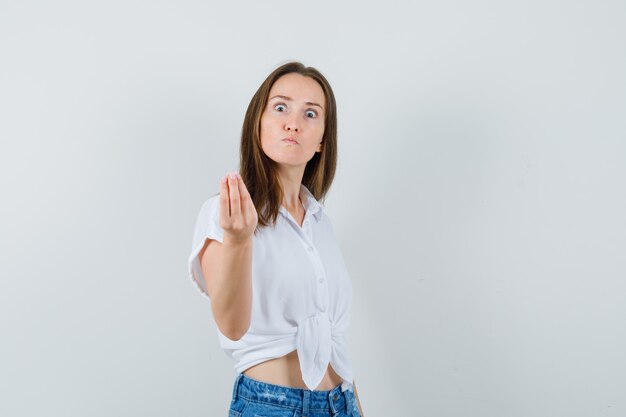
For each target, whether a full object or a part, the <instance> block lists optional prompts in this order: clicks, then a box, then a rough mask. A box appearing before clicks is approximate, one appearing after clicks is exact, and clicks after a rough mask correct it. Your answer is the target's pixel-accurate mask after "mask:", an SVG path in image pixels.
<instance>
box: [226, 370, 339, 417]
mask: <svg viewBox="0 0 626 417" xmlns="http://www.w3.org/2000/svg"><path fill="white" fill-rule="evenodd" d="M239 396H241V397H243V398H245V399H246V400H248V401H253V402H258V403H266V404H275V405H279V406H281V407H287V408H292V409H294V410H295V409H299V410H303V411H304V412H305V413H307V412H308V411H312V410H318V411H324V410H328V411H332V412H333V413H337V412H339V411H341V410H345V409H346V404H347V401H348V399H347V398H346V395H345V394H344V393H343V392H342V391H341V385H338V386H336V387H335V388H333V389H331V390H327V391H311V390H309V389H304V388H291V387H286V386H282V385H275V384H270V383H268V382H263V381H258V380H256V379H253V378H250V377H249V376H247V375H245V374H243V373H240V374H238V375H237V378H236V380H235V383H234V386H233V401H235V400H236V399H237V397H239Z"/></svg>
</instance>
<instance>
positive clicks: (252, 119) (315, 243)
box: [189, 62, 362, 417]
mask: <svg viewBox="0 0 626 417" xmlns="http://www.w3.org/2000/svg"><path fill="white" fill-rule="evenodd" d="M336 161H337V110H336V104H335V97H334V94H333V91H332V89H331V87H330V84H329V83H328V81H327V80H326V78H325V77H324V76H323V75H322V74H321V73H320V72H319V71H318V70H316V69H315V68H312V67H305V66H304V65H303V64H301V63H299V62H289V63H287V64H284V65H282V66H280V67H278V68H276V69H275V70H274V71H273V72H272V73H271V74H270V75H269V76H268V77H267V78H266V79H265V81H264V82H263V83H262V84H261V86H260V87H259V89H258V90H257V92H256V93H255V94H254V96H253V97H252V100H251V101H250V104H249V105H248V109H247V112H246V116H245V119H244V123H243V129H242V134H241V148H240V169H239V173H230V174H229V175H227V176H225V177H224V178H222V180H221V183H220V192H219V195H217V194H216V195H214V196H212V197H210V198H209V199H208V200H207V201H206V202H205V203H204V204H203V205H202V207H201V209H200V213H199V215H198V219H197V222H196V228H195V232H194V238H193V245H192V253H191V255H190V257H189V271H190V274H191V277H192V278H193V280H194V282H195V283H196V284H197V285H198V288H199V289H200V290H201V291H202V292H203V293H204V294H205V295H206V296H207V297H208V298H209V299H210V301H211V311H212V313H213V317H214V319H215V322H216V325H217V329H218V337H219V341H220V346H221V347H222V348H223V349H224V351H225V352H226V353H227V354H228V355H229V356H230V357H231V358H233V359H234V360H235V362H236V363H235V371H236V372H237V377H236V379H235V383H234V386H233V397H232V401H231V404H230V410H229V416H231V417H232V416H235V417H253V416H263V417H278V416H290V417H293V416H299V417H325V416H338V417H343V416H356V417H359V416H362V412H361V405H360V402H359V400H358V394H357V392H356V386H355V384H354V379H353V377H352V366H351V363H350V356H349V351H348V346H347V339H346V332H347V330H348V328H349V325H350V309H351V304H352V284H351V282H350V276H349V274H348V271H347V269H346V267H345V264H344V262H343V257H342V255H341V251H340V248H339V246H338V244H337V241H336V238H335V235H334V231H333V227H332V224H331V221H330V219H329V217H328V216H327V215H326V213H325V212H324V210H323V206H322V205H321V204H320V201H322V200H323V197H324V196H325V195H326V193H327V191H328V190H329V188H330V186H331V183H332V180H333V177H334V174H335V167H336Z"/></svg>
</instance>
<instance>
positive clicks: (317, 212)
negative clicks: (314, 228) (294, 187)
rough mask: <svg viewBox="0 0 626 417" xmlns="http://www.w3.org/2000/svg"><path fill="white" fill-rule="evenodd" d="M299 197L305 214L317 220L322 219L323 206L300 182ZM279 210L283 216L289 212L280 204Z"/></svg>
mask: <svg viewBox="0 0 626 417" xmlns="http://www.w3.org/2000/svg"><path fill="white" fill-rule="evenodd" d="M300 199H301V200H302V204H303V205H304V210H305V216H308V215H309V214H310V215H312V216H313V217H315V220H317V221H318V222H319V221H320V220H321V219H322V208H323V207H322V205H321V204H320V202H319V201H317V200H316V199H315V196H314V195H313V194H312V193H311V191H309V189H308V188H306V187H305V186H304V184H300ZM279 211H280V213H282V214H283V215H285V216H287V214H288V213H289V212H288V211H287V209H286V208H285V207H283V206H280V209H279Z"/></svg>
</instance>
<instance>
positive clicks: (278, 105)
mask: <svg viewBox="0 0 626 417" xmlns="http://www.w3.org/2000/svg"><path fill="white" fill-rule="evenodd" d="M277 107H285V105H284V104H277V105H275V106H274V108H275V109H276V108H277Z"/></svg>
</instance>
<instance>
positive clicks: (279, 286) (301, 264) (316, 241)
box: [189, 184, 354, 391]
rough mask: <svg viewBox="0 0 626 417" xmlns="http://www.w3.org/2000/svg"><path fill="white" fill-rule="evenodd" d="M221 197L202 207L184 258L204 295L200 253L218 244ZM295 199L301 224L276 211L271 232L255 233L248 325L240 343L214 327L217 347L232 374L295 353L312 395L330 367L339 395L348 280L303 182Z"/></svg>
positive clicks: (345, 385)
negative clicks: (209, 243) (209, 242)
mask: <svg viewBox="0 0 626 417" xmlns="http://www.w3.org/2000/svg"><path fill="white" fill-rule="evenodd" d="M219 198H220V196H219V195H215V196H213V197H210V198H209V199H208V200H207V201H206V202H205V203H204V204H203V205H202V207H201V208H200V213H199V214H198V219H197V221H196V226H195V231H194V235H193V244H192V248H191V255H190V256H189V273H190V275H191V278H192V279H193V281H194V282H195V284H196V285H197V287H198V288H199V289H200V290H201V291H202V292H203V293H204V294H205V295H206V296H207V298H208V293H207V291H206V284H205V281H204V276H203V275H202V268H201V266H200V259H199V257H198V254H199V252H200V250H201V249H202V247H203V246H204V242H205V239H215V240H218V241H220V242H223V238H224V230H223V229H222V228H221V227H220V225H219V208H220V204H219ZM300 198H301V199H302V203H303V204H304V208H305V216H304V221H303V223H302V227H300V225H299V224H298V223H297V222H296V220H295V219H294V218H293V217H292V216H291V214H290V213H289V211H287V209H285V208H284V207H282V206H281V207H280V213H279V216H278V217H277V219H276V225H275V227H273V226H272V225H269V226H267V227H264V228H261V229H259V231H258V232H257V234H255V235H254V236H253V248H252V316H251V322H250V328H249V329H248V331H247V332H246V334H245V335H244V336H243V337H242V338H241V339H240V340H238V341H234V340H231V339H229V338H228V337H226V336H224V334H222V332H221V331H220V330H219V328H217V332H218V338H219V341H220V346H221V347H222V349H223V350H224V351H225V352H226V354H227V355H228V356H230V357H231V358H232V359H234V360H235V367H234V369H235V371H236V372H237V373H241V372H243V371H245V370H246V369H248V368H250V367H251V366H254V365H256V364H258V363H261V362H264V361H267V360H269V359H273V358H278V357H281V356H284V355H285V354H287V353H289V352H292V351H294V350H297V351H298V358H299V361H300V370H301V372H302V378H303V380H304V383H305V384H306V386H307V387H308V388H309V389H310V390H314V389H315V388H316V387H317V386H318V385H319V384H320V382H321V381H322V378H323V377H324V374H325V373H326V369H327V368H328V364H329V363H330V364H331V365H332V367H333V369H334V370H335V372H336V373H337V374H338V375H339V376H340V377H341V378H342V380H343V382H342V384H341V389H342V391H346V390H348V389H350V390H352V387H353V384H354V380H353V376H352V365H351V363H350V357H349V356H350V355H349V351H348V344H347V339H346V333H347V331H348V328H349V326H350V310H351V306H352V283H351V282H350V276H349V274H348V271H347V269H346V266H345V264H344V261H343V257H342V254H341V251H340V248H339V246H338V244H337V241H336V238H335V235H334V232H333V227H332V224H331V222H330V219H329V217H328V216H327V215H326V214H325V213H324V212H323V211H322V205H321V204H320V203H319V202H318V201H317V200H316V199H315V197H314V196H313V194H312V193H311V192H310V191H309V190H308V189H307V188H306V187H305V186H304V185H303V184H301V185H300ZM209 300H210V299H209Z"/></svg>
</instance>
